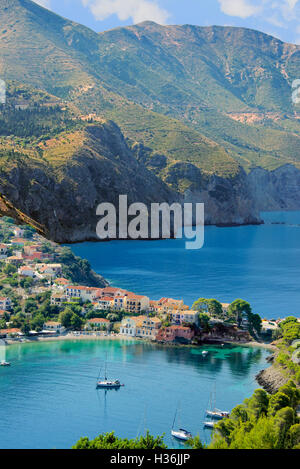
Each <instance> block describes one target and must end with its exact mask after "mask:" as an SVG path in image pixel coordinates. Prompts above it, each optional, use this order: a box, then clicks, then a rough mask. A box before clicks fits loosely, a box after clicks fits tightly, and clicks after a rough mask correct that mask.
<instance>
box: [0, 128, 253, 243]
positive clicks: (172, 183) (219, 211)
mask: <svg viewBox="0 0 300 469" xmlns="http://www.w3.org/2000/svg"><path fill="white" fill-rule="evenodd" d="M80 142H81V143H80V144H79V145H78V147H77V148H76V149H75V150H74V153H73V154H72V155H70V156H69V157H68V158H64V159H63V160H61V161H57V160H55V164H54V161H53V160H51V159H50V160H49V161H46V160H44V159H42V160H40V161H39V160H33V159H32V160H30V159H26V160H23V159H19V160H16V161H13V163H12V162H11V163H8V164H7V165H6V166H4V165H3V166H2V167H1V170H0V192H1V194H4V195H5V198H6V199H8V201H9V202H10V204H11V205H12V206H13V207H15V209H17V210H18V211H20V212H21V213H22V214H25V215H26V216H28V217H30V218H31V219H32V220H34V221H35V222H37V223H38V224H39V226H40V227H41V230H40V231H41V232H43V233H44V234H45V235H46V236H47V237H49V238H51V239H52V240H55V241H57V242H76V241H84V240H90V239H97V235H96V225H97V222H98V221H99V217H97V216H96V208H97V206H98V204H100V203H102V202H110V203H113V204H114V205H115V207H118V195H119V194H125V195H127V196H128V204H130V203H132V202H143V203H145V204H146V205H147V206H149V204H150V203H152V202H158V203H162V202H167V203H170V204H171V203H173V202H179V203H184V202H194V203H196V202H204V203H205V219H206V223H208V224H228V223H229V224H243V223H257V222H258V215H257V213H256V212H255V210H254V209H253V206H254V205H253V200H252V197H251V193H250V191H249V185H248V182H247V176H246V173H245V172H244V170H243V169H240V172H239V173H238V174H237V175H235V176H234V177H232V178H222V177H218V176H216V175H208V174H207V173H203V172H202V171H201V170H200V169H199V168H197V167H196V166H194V165H191V164H185V163H178V164H174V165H172V166H171V167H169V168H168V172H167V174H166V178H165V181H163V180H162V179H161V178H159V177H158V176H156V175H155V174H154V173H153V172H152V171H150V170H149V169H147V168H146V166H145V165H144V164H143V163H141V162H140V161H138V160H137V159H136V158H135V156H134V154H133V153H132V151H131V149H130V148H129V147H128V145H127V143H126V141H125V139H124V137H123V135H122V133H121V132H120V129H119V128H118V127H117V126H116V125H115V124H114V123H112V122H107V123H104V124H102V125H90V126H88V127H87V128H86V129H85V130H84V131H82V135H81V134H80ZM57 152H58V150H57ZM183 180H188V181H189V188H188V189H187V190H185V191H183V190H179V189H178V187H179V186H180V185H181V183H182V181H183ZM175 188H177V189H175ZM2 212H3V213H4V211H3V210H2ZM16 213H17V212H16ZM19 218H20V219H21V220H22V217H19Z"/></svg>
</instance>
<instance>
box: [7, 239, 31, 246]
mask: <svg viewBox="0 0 300 469" xmlns="http://www.w3.org/2000/svg"><path fill="white" fill-rule="evenodd" d="M27 242H28V240H27V239H24V238H14V239H12V240H11V244H12V245H13V246H20V247H23V246H24V245H25V243H27Z"/></svg>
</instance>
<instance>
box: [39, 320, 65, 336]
mask: <svg viewBox="0 0 300 469" xmlns="http://www.w3.org/2000/svg"><path fill="white" fill-rule="evenodd" d="M43 330H44V331H47V332H53V333H55V334H62V333H63V332H65V330H66V329H65V328H64V326H62V324H61V323H60V322H55V321H48V322H46V323H45V324H44V327H43Z"/></svg>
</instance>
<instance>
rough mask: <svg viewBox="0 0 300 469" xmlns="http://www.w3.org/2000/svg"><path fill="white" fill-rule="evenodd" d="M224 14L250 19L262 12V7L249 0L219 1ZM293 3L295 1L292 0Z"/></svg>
mask: <svg viewBox="0 0 300 469" xmlns="http://www.w3.org/2000/svg"><path fill="white" fill-rule="evenodd" d="M218 1H219V3H220V6H221V10H222V12H223V13H225V14H226V15H229V16H238V17H239V18H244V19H245V18H249V16H254V15H256V14H258V13H260V12H261V10H262V7H261V6H258V5H254V4H252V3H250V2H248V1H247V0H218ZM290 1H293V0H290Z"/></svg>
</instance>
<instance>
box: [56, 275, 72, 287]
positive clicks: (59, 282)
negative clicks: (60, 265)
mask: <svg viewBox="0 0 300 469" xmlns="http://www.w3.org/2000/svg"><path fill="white" fill-rule="evenodd" d="M54 283H55V284H56V285H58V286H59V287H66V286H67V285H70V281H69V280H67V279H66V278H63V277H59V278H56V279H55V280H54Z"/></svg>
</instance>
